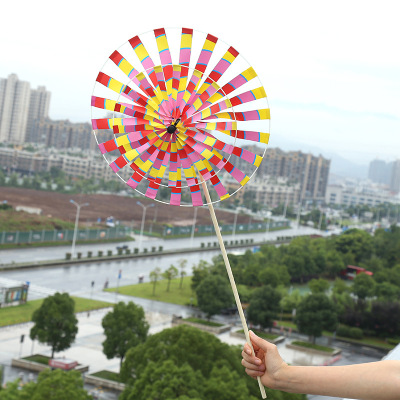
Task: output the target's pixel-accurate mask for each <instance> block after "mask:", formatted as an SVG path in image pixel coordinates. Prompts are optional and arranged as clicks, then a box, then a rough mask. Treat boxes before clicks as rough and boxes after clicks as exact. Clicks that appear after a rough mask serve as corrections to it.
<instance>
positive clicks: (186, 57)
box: [91, 28, 270, 398]
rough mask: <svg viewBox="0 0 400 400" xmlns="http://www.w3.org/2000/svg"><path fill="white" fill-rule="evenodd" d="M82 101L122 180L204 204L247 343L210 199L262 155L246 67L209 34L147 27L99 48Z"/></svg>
mask: <svg viewBox="0 0 400 400" xmlns="http://www.w3.org/2000/svg"><path fill="white" fill-rule="evenodd" d="M91 106H92V127H93V132H94V134H95V137H96V141H97V143H98V147H99V149H100V151H101V153H102V154H103V156H104V158H105V159H106V161H107V163H108V164H109V166H110V167H111V168H112V170H113V171H114V172H115V173H116V174H117V175H118V176H119V177H120V178H121V179H122V180H123V181H124V182H125V183H126V184H127V185H128V186H130V187H131V188H132V189H134V190H136V191H137V192H139V193H141V194H142V195H144V196H146V197H148V198H151V199H154V200H156V201H161V202H164V203H167V204H171V205H174V206H203V205H205V204H207V205H208V208H209V210H210V213H211V218H212V220H213V224H214V227H215V231H216V234H217V237H218V240H219V244H220V247H221V251H222V255H223V258H224V261H225V265H226V268H227V272H228V276H229V279H230V282H231V286H232V290H233V293H234V296H235V300H236V303H237V307H238V311H239V315H240V318H241V321H242V325H243V328H244V331H245V334H246V340H247V342H248V343H250V339H249V334H248V329H247V324H246V320H245V317H244V314H243V310H242V307H241V303H240V299H239V296H238V293H237V289H236V285H235V282H234V278H233V275H232V272H231V269H230V266H229V260H228V257H227V254H226V250H225V246H224V243H223V240H222V236H221V233H220V229H219V226H218V221H217V219H216V216H215V212H214V208H213V203H216V202H219V201H221V200H224V199H227V198H229V197H230V196H232V195H233V194H234V193H236V192H237V191H238V190H239V189H241V188H242V187H243V186H244V185H245V184H246V183H247V182H248V181H249V179H250V178H251V177H252V176H253V175H254V173H255V172H256V170H257V168H258V166H259V165H260V163H261V161H262V158H263V156H264V154H265V150H266V147H267V144H268V139H269V118H270V112H269V107H268V102H267V96H266V93H265V90H264V88H263V86H262V85H261V82H260V80H259V79H258V76H257V74H256V72H255V71H254V69H253V68H252V67H251V66H250V65H249V64H248V63H247V62H246V61H245V59H244V58H243V57H241V55H240V54H239V52H238V51H237V50H236V49H235V48H233V47H231V46H229V45H227V44H226V43H225V42H222V41H221V40H219V39H218V38H216V37H215V36H213V35H211V34H205V33H202V32H197V31H193V30H192V29H187V28H182V29H164V28H160V29H155V30H154V31H151V32H147V33H145V34H141V35H138V36H134V37H132V38H131V39H130V40H128V41H127V43H125V44H124V45H122V46H121V47H120V48H118V49H117V50H116V51H114V52H113V53H112V54H111V55H110V56H109V59H108V60H107V61H106V63H105V64H104V65H103V67H102V68H101V71H100V72H99V74H98V76H97V79H96V83H95V86H94V90H93V95H92V99H91ZM259 385H260V390H261V393H262V396H263V398H265V397H266V396H265V390H264V387H263V386H262V385H261V383H260V380H259Z"/></svg>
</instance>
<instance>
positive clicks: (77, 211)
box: [69, 199, 89, 259]
mask: <svg viewBox="0 0 400 400" xmlns="http://www.w3.org/2000/svg"><path fill="white" fill-rule="evenodd" d="M69 202H70V203H72V204H73V205H74V206H76V217H75V228H74V237H73V239H72V249H71V259H73V258H74V256H75V242H76V233H77V230H78V221H79V213H80V212H81V207H85V206H88V205H89V203H84V204H78V203H77V202H76V201H74V200H72V199H71V200H70V201H69Z"/></svg>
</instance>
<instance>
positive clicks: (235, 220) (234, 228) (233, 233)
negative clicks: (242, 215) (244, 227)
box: [232, 209, 238, 240]
mask: <svg viewBox="0 0 400 400" xmlns="http://www.w3.org/2000/svg"><path fill="white" fill-rule="evenodd" d="M237 217H238V210H237V209H236V211H235V219H234V221H233V229H232V240H234V239H235V233H236V222H237Z"/></svg>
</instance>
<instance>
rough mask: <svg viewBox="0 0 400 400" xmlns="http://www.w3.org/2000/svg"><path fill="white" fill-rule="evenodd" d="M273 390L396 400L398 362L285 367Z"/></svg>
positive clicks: (398, 393)
mask: <svg viewBox="0 0 400 400" xmlns="http://www.w3.org/2000/svg"><path fill="white" fill-rule="evenodd" d="M275 378H276V385H277V389H280V390H284V391H286V392H292V393H307V394H319V395H325V396H333V397H345V398H353V399H360V400H399V399H400V362H399V361H379V362H375V363H367V364H355V365H345V366H334V367H296V366H288V367H287V368H285V370H283V371H280V373H278V374H277V376H276V377H275Z"/></svg>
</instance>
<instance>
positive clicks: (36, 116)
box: [26, 86, 51, 134]
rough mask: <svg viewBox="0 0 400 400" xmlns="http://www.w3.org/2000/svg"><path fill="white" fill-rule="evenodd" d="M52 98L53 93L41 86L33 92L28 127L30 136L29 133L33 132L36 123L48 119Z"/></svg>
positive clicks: (27, 130)
mask: <svg viewBox="0 0 400 400" xmlns="http://www.w3.org/2000/svg"><path fill="white" fill-rule="evenodd" d="M50 97H51V93H50V92H48V91H47V90H46V88H45V86H39V87H38V88H37V89H33V90H31V98H30V103H29V110H28V121H27V126H26V132H27V134H29V132H30V131H31V129H32V126H33V124H34V123H35V121H39V120H41V119H43V118H48V116H49V107H50Z"/></svg>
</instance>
